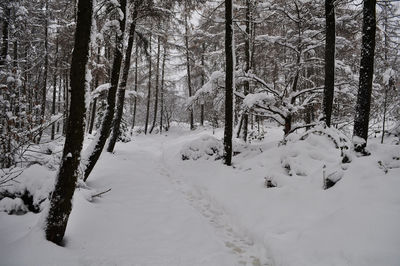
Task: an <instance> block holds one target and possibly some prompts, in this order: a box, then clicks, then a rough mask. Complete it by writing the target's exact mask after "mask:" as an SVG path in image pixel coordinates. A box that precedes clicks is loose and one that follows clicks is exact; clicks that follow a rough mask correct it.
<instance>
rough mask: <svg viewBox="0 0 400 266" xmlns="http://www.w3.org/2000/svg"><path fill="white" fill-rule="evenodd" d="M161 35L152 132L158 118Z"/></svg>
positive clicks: (158, 46) (158, 48)
mask: <svg viewBox="0 0 400 266" xmlns="http://www.w3.org/2000/svg"><path fill="white" fill-rule="evenodd" d="M160 46H161V43H160V36H158V39H157V65H156V68H157V69H156V91H155V95H154V98H155V102H154V118H153V124H152V126H151V129H150V134H151V132H153V129H154V127H155V126H156V120H157V108H158V83H159V82H158V81H159V76H160Z"/></svg>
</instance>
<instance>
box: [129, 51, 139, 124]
mask: <svg viewBox="0 0 400 266" xmlns="http://www.w3.org/2000/svg"><path fill="white" fill-rule="evenodd" d="M138 58H139V49H138V46H137V45H136V51H135V92H137V90H138V61H139V60H138ZM136 106H137V95H136V97H135V100H134V104H133V116H132V128H131V130H133V128H134V127H135V122H136Z"/></svg>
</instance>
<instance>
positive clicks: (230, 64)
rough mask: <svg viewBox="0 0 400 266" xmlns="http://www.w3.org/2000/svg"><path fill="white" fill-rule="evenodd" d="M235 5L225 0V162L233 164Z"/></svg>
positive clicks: (229, 0) (230, 0)
mask: <svg viewBox="0 0 400 266" xmlns="http://www.w3.org/2000/svg"><path fill="white" fill-rule="evenodd" d="M232 16H233V7H232V0H225V58H226V65H225V67H226V70H225V71H226V78H225V129H224V163H225V164H226V165H231V164H232V126H233V125H232V123H233V84H234V82H233V78H234V77H233V71H234V58H233V57H234V53H233V49H234V47H233V21H232Z"/></svg>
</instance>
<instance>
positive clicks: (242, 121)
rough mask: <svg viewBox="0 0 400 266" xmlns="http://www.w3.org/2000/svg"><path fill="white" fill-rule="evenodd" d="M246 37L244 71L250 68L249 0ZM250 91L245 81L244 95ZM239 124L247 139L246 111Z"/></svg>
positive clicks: (248, 84)
mask: <svg viewBox="0 0 400 266" xmlns="http://www.w3.org/2000/svg"><path fill="white" fill-rule="evenodd" d="M246 6H247V7H246V39H245V45H244V46H245V48H244V49H245V56H246V69H245V71H246V73H248V72H249V71H250V69H251V62H250V38H251V19H252V16H251V3H250V0H246ZM249 92H250V83H249V81H246V82H245V83H244V95H245V96H246V95H247V94H248V93H249ZM241 125H242V127H243V140H244V141H245V142H246V141H247V134H248V125H249V115H248V113H244V114H243V120H241Z"/></svg>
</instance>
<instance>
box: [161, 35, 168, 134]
mask: <svg viewBox="0 0 400 266" xmlns="http://www.w3.org/2000/svg"><path fill="white" fill-rule="evenodd" d="M166 57H167V42H166V41H165V42H164V53H163V60H162V66H161V90H160V92H161V95H160V134H161V133H162V129H163V115H164V74H165V60H166Z"/></svg>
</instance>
